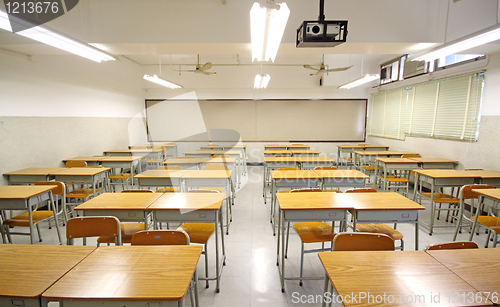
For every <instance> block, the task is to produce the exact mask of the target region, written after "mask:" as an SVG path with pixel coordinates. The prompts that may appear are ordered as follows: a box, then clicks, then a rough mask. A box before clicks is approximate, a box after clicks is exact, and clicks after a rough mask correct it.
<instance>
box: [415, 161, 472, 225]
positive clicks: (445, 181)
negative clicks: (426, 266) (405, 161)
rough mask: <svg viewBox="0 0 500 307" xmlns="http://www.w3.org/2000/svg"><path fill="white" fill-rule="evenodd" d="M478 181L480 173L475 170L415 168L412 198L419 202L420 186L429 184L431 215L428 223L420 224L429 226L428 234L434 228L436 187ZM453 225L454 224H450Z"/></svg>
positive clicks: (456, 185)
mask: <svg viewBox="0 0 500 307" xmlns="http://www.w3.org/2000/svg"><path fill="white" fill-rule="evenodd" d="M475 182H476V183H480V174H478V172H477V171H463V170H460V171H459V170H451V169H444V170H433V169H419V170H415V188H414V195H413V199H414V200H415V201H417V200H418V201H419V202H421V200H420V199H421V197H422V196H421V193H422V187H423V185H424V184H429V185H430V189H431V196H430V200H431V212H430V213H431V217H430V221H429V224H426V223H424V222H422V223H421V224H422V225H424V226H426V227H428V228H429V235H432V232H433V229H434V227H435V226H434V220H435V212H436V210H435V209H436V204H435V203H434V201H433V199H434V192H435V191H436V189H437V188H442V187H461V186H463V185H466V184H473V183H475ZM451 226H454V225H451Z"/></svg>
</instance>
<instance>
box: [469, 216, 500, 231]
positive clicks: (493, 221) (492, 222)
mask: <svg viewBox="0 0 500 307" xmlns="http://www.w3.org/2000/svg"><path fill="white" fill-rule="evenodd" d="M475 219H476V217H475V216H473V217H471V220H473V221H474V220H475ZM477 222H478V223H479V224H481V225H483V226H485V227H488V228H491V229H492V230H494V231H495V232H496V233H498V232H497V230H496V228H498V229H499V230H500V217H496V216H486V215H480V216H478V218H477Z"/></svg>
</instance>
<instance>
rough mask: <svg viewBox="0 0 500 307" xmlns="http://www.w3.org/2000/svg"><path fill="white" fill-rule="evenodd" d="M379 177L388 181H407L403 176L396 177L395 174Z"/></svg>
mask: <svg viewBox="0 0 500 307" xmlns="http://www.w3.org/2000/svg"><path fill="white" fill-rule="evenodd" d="M380 179H383V180H386V181H388V182H408V179H406V178H404V177H397V176H386V177H385V178H384V176H380Z"/></svg>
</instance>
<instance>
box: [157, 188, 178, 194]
mask: <svg viewBox="0 0 500 307" xmlns="http://www.w3.org/2000/svg"><path fill="white" fill-rule="evenodd" d="M180 191H181V189H180V188H172V187H170V188H161V189H157V190H156V191H155V193H180Z"/></svg>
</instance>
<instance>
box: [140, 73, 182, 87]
mask: <svg viewBox="0 0 500 307" xmlns="http://www.w3.org/2000/svg"><path fill="white" fill-rule="evenodd" d="M144 80H148V81H150V82H153V83H156V84H159V85H163V86H165V87H169V88H182V86H180V85H179V84H175V83H173V82H170V81H167V80H165V79H163V78H160V77H158V76H157V75H153V76H150V75H144Z"/></svg>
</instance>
